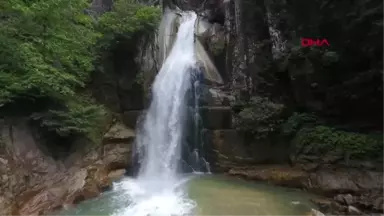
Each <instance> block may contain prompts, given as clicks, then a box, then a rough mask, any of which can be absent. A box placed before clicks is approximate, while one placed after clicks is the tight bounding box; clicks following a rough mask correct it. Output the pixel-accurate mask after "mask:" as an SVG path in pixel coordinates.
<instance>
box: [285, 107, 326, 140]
mask: <svg viewBox="0 0 384 216" xmlns="http://www.w3.org/2000/svg"><path fill="white" fill-rule="evenodd" d="M318 121H319V119H318V118H317V116H315V115H314V114H308V113H297V112H295V113H293V114H292V115H291V116H290V117H289V118H288V119H287V120H286V121H284V123H283V124H282V133H283V134H284V135H294V134H296V133H297V132H298V130H299V129H301V128H302V127H303V126H307V127H308V125H313V124H316V123H318Z"/></svg>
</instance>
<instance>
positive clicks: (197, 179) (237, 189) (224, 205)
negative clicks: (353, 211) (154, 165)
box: [59, 175, 313, 216]
mask: <svg viewBox="0 0 384 216" xmlns="http://www.w3.org/2000/svg"><path fill="white" fill-rule="evenodd" d="M127 180H129V179H123V180H122V181H127ZM186 186H187V187H186V189H187V191H188V196H189V198H190V199H192V200H193V201H194V202H195V203H196V207H195V213H194V215H308V213H309V212H310V210H311V208H313V205H312V204H311V202H310V201H309V199H310V198H311V197H313V195H310V194H308V193H305V192H301V191H297V190H293V189H287V188H282V187H276V186H271V185H266V184H262V183H254V182H247V181H243V180H238V179H235V178H231V177H224V176H218V175H197V176H194V177H193V178H192V179H191V180H190V181H189V182H188V183H187V184H186ZM151 199H157V200H154V201H153V202H157V203H158V204H159V203H160V204H161V205H164V206H163V207H165V209H167V205H170V204H169V202H173V200H172V199H169V197H164V198H162V197H161V196H160V197H151ZM129 200H130V195H129V194H128V193H126V191H125V190H124V189H122V188H119V187H116V188H115V189H114V190H112V191H109V192H106V193H104V194H103V195H101V196H100V197H98V198H96V199H92V200H87V201H85V202H83V203H80V204H79V205H77V206H76V207H75V208H72V209H67V210H63V211H61V212H60V213H59V214H60V215H114V216H115V215H132V216H133V215H137V214H129V213H127V212H126V211H124V210H125V209H129V208H130V207H129V206H130V204H131V203H130V201H129ZM147 201H149V202H150V200H147ZM147 203H148V202H147ZM148 205H151V204H150V203H148ZM171 205H172V207H174V204H171ZM141 208H143V207H141ZM160 208H161V207H160ZM141 212H144V211H141ZM156 212H159V211H156ZM144 215H147V214H143V215H141V214H140V216H144ZM150 215H153V214H150ZM156 215H160V214H159V213H157V214H156Z"/></svg>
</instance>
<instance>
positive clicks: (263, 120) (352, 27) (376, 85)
mask: <svg viewBox="0 0 384 216" xmlns="http://www.w3.org/2000/svg"><path fill="white" fill-rule="evenodd" d="M241 2H243V7H245V9H244V15H243V17H242V21H243V23H244V24H243V25H244V27H243V28H244V35H245V37H246V38H248V43H250V42H256V43H258V44H259V45H261V46H260V47H268V46H270V45H271V44H272V38H271V35H260V34H261V33H260V30H261V29H265V27H268V26H266V25H269V27H274V28H275V29H277V30H278V31H279V32H280V34H279V35H278V36H279V37H280V39H281V41H280V42H281V43H284V44H283V45H284V46H283V48H282V49H280V50H279V51H280V53H279V55H278V56H275V57H274V58H272V55H270V54H269V53H268V52H270V51H271V49H269V51H268V49H266V50H263V53H265V55H264V56H271V57H270V58H265V57H263V58H264V59H263V62H264V66H263V68H261V69H260V67H259V69H258V70H256V69H257V68H258V67H255V68H256V69H252V65H248V68H250V69H251V70H252V71H250V72H248V73H249V76H250V77H252V79H253V86H252V87H253V89H252V95H253V96H251V98H255V97H263V98H268V99H265V100H259V102H258V103H256V104H255V103H254V101H253V100H251V101H242V102H241V103H240V104H242V108H239V106H238V104H239V103H237V104H236V105H235V106H234V108H235V111H236V113H237V115H236V119H237V123H238V125H237V126H238V128H239V129H240V130H242V131H246V132H247V133H248V134H249V133H251V134H253V135H252V137H253V140H259V139H260V138H264V137H268V136H269V135H271V134H273V135H274V136H275V135H276V134H280V135H281V136H284V139H285V141H286V142H289V143H292V146H296V147H297V149H301V148H302V147H303V146H307V147H308V146H312V147H311V151H313V152H317V154H318V155H321V154H322V153H321V152H324V151H325V150H327V151H329V152H331V151H336V152H337V151H343V152H344V153H345V154H346V155H347V156H348V157H350V158H359V157H360V158H361V157H364V158H379V156H381V154H380V153H381V152H382V126H383V125H382V120H383V113H382V110H383V103H382V76H383V74H382V67H383V53H382V29H383V16H382V7H383V2H382V1H381V2H380V1H377V0H365V1H360V2H357V1H338V2H334V1H311V2H309V1H304V0H297V1H274V0H268V1H264V3H256V2H253V1H249V0H244V1H241ZM256 14H259V15H261V16H264V18H265V20H269V23H268V24H263V23H258V24H257V23H256V24H257V25H256V24H255V23H253V22H250V21H249V20H251V19H252V18H251V17H252V16H253V17H254V16H256ZM263 26H264V28H263ZM256 30H258V31H259V32H257V31H256ZM300 38H311V39H327V40H328V42H329V43H330V46H323V47H318V46H314V47H302V46H301V44H300ZM280 45H282V44H280ZM258 65H261V64H260V63H258ZM271 104H274V105H271ZM276 107H284V111H282V110H281V109H276ZM288 131H289V133H288ZM266 132H268V133H266ZM308 151H309V150H308Z"/></svg>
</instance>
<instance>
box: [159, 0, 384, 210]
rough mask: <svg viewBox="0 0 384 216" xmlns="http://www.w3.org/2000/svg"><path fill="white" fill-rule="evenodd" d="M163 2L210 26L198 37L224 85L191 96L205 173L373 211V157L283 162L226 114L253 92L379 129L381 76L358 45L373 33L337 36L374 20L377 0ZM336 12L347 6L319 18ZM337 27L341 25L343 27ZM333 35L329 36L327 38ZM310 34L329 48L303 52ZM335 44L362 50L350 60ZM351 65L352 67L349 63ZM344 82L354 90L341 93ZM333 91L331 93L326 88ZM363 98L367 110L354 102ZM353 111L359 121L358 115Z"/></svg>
mask: <svg viewBox="0 0 384 216" xmlns="http://www.w3.org/2000/svg"><path fill="white" fill-rule="evenodd" d="M164 3H165V5H167V6H170V7H172V6H178V7H179V8H182V9H184V10H194V11H196V12H197V13H198V14H199V15H200V17H201V18H202V19H204V20H205V21H207V22H210V23H211V24H212V26H211V27H210V29H209V30H207V31H206V33H205V35H204V40H205V42H204V43H203V45H204V46H205V48H206V49H207V50H208V52H209V55H210V56H211V57H212V59H214V61H215V64H216V66H217V68H218V69H219V72H220V74H221V76H222V77H223V79H224V81H225V84H224V85H221V86H212V85H209V84H208V85H207V86H205V88H204V89H205V90H204V93H203V98H202V101H201V104H202V105H203V107H201V116H202V118H203V121H204V127H205V130H204V136H205V144H206V145H209V146H210V149H211V152H210V154H209V155H210V156H209V161H210V162H211V163H212V164H211V165H212V166H213V167H212V168H213V171H216V172H228V173H230V174H231V175H236V176H242V177H245V178H248V179H253V180H263V181H269V182H271V183H275V184H279V185H285V186H292V187H299V188H303V189H307V190H311V191H313V192H316V193H321V194H323V195H326V196H328V197H331V198H332V200H333V201H329V200H328V201H323V202H320V201H317V203H318V204H320V206H322V210H323V211H324V212H326V213H337V214H357V213H359V212H358V211H354V210H356V208H357V209H359V208H360V209H361V210H364V211H366V212H368V213H369V212H376V213H382V212H383V199H382V197H381V195H380V194H381V193H382V190H383V189H382V184H381V181H382V170H383V168H382V166H381V165H380V163H375V162H372V161H346V160H344V159H345V158H344V156H342V155H338V156H335V155H334V154H333V153H332V152H328V153H327V154H325V155H322V156H320V157H313V155H312V156H308V155H305V153H304V154H302V155H300V156H298V158H296V159H295V161H293V160H291V159H292V157H291V156H292V153H293V152H292V147H291V146H290V144H289V141H287V140H281V139H279V138H277V137H276V138H275V139H269V140H267V141H265V140H264V141H262V142H261V141H259V142H249V140H246V138H247V137H245V136H244V134H239V132H238V131H236V130H234V123H235V121H234V117H233V116H234V115H233V114H234V111H235V112H236V110H235V109H234V107H233V104H234V102H235V103H236V102H239V101H248V100H249V99H250V98H252V97H255V96H256V97H266V98H268V99H269V100H271V101H275V102H276V101H277V102H278V103H279V104H283V105H284V106H285V108H287V110H290V111H292V110H293V111H300V112H303V111H304V112H316V113H318V114H319V115H321V116H326V118H328V119H331V121H330V122H331V123H332V124H338V125H343V126H339V127H341V128H347V130H352V131H359V130H361V131H364V130H367V128H368V129H372V128H373V129H374V130H376V129H379V130H381V128H382V126H381V125H382V122H381V120H382V118H381V117H380V119H381V120H380V121H377V120H375V119H374V118H372V115H371V114H372V113H376V115H377V116H382V103H380V102H379V101H380V98H381V96H379V95H381V94H382V90H381V89H382V88H381V87H380V85H381V84H378V83H377V82H376V81H375V78H374V77H376V78H379V77H381V76H382V74H381V72H380V71H381V69H379V67H378V65H382V61H379V60H377V59H376V57H373V56H372V55H373V53H375V52H376V51H374V50H375V48H374V47H375V46H374V45H372V43H373V42H372V43H371V42H368V41H376V43H377V44H380V41H379V40H378V38H379V35H380V32H381V30H379V29H377V28H375V27H373V26H371V30H370V32H371V34H370V35H369V36H362V35H360V36H357V37H354V36H351V35H348V33H347V32H358V30H359V29H363V28H364V27H363V26H362V25H363V24H362V23H366V25H368V23H369V22H370V21H369V20H371V21H372V22H376V21H377V22H382V18H379V17H380V12H379V10H380V3H379V2H378V1H374V0H371V1H367V2H365V3H362V2H361V5H365V6H366V7H367V8H370V10H369V11H370V12H367V13H365V12H363V11H359V10H355V9H356V7H357V6H356V5H357V4H354V3H353V2H350V3H348V4H342V3H341V2H340V4H339V3H336V4H333V3H332V2H330V1H325V2H324V1H315V2H310V3H309V2H308V1H294V2H293V1H288V0H287V1H274V0H265V1H251V0H207V1H204V0H188V1H183V0H180V1H178V0H170V1H164ZM304 8H308V9H304ZM346 8H349V9H348V10H349V11H354V12H350V13H349V15H350V16H349V17H348V18H341V17H339V16H337V15H335V16H333V15H332V16H330V15H329V14H347V13H346V12H345V10H346ZM381 8H382V7H381ZM367 11H368V10H367ZM352 14H353V15H352ZM381 17H382V16H381ZM373 20H376V21H373ZM342 23H344V24H342ZM345 23H349V24H348V27H346V26H344V25H345ZM374 29H376V30H374ZM332 31H333V33H332ZM334 32H338V33H337V35H336V34H335V33H334ZM381 35H382V33H381ZM317 36H321V37H323V38H327V39H329V40H332V41H333V42H332V44H333V45H331V47H330V48H329V49H328V50H325V49H321V48H317V49H316V48H315V49H312V50H311V51H309V50H306V51H303V50H302V47H300V38H301V37H309V38H316V37H317ZM343 37H344V41H343V39H342V38H343ZM346 38H349V39H348V40H349V42H347V40H345V39H346ZM358 38H360V39H358ZM352 41H354V42H353V43H364V44H365V45H364V46H365V47H371V49H370V50H371V51H372V52H371V51H367V50H365V49H361V50H360V49H359V48H356V47H354V48H352V47H351V43H352ZM363 41H365V42H363ZM345 50H350V51H351V52H354V53H355V54H354V55H356V56H361V54H362V53H366V54H367V55H366V56H365V57H363V56H361V58H360V60H357V57H354V56H351V55H350V53H346V52H345ZM352 50H353V51H352ZM377 51H378V50H377ZM308 53H310V54H308ZM320 53H321V54H320ZM368 53H370V54H368ZM334 54H336V56H338V58H340V59H342V60H340V61H339V62H337V61H338V60H335V61H336V62H337V63H335V64H334V65H332V64H333V63H330V62H332V61H333V60H330V59H331V58H332V57H330V56H332V55H334ZM376 54H377V55H379V56H382V54H379V53H376ZM376 54H375V55H376ZM368 56H371V57H368ZM366 58H370V59H371V60H369V61H372V64H371V65H370V66H368V65H367V64H365V63H362V61H364V60H362V59H366ZM375 59H376V60H375ZM367 61H368V60H367ZM343 62H344V63H346V64H344V63H343ZM347 62H349V63H347ZM352 64H353V65H356V67H359V68H360V69H358V70H355V69H353V68H352V67H351V65H352ZM357 65H359V66H357ZM363 65H365V66H363ZM330 71H333V72H332V73H333V74H332V75H330V74H329V73H331V72H330ZM342 71H348V72H345V73H344V72H342ZM363 77H364V78H363ZM360 78H361V79H360ZM380 80H381V78H380ZM340 83H341V84H340ZM368 83H371V84H368ZM368 85H371V87H372V88H371V87H367V86H368ZM351 86H355V88H356V89H355V90H352V89H350V87H351ZM363 86H366V87H363ZM336 89H338V90H337V91H339V90H340V91H339V92H335V91H334V90H336ZM359 89H360V90H359ZM367 92H371V93H372V97H370V98H372V100H365V99H364V96H363V95H365V93H367ZM336 98H338V99H336ZM352 98H354V99H352ZM372 103H375V104H376V105H375V107H376V108H377V109H376V108H373V107H368V105H363V104H372ZM346 104H349V105H348V106H350V107H351V106H353V107H360V108H359V110H360V111H358V113H359V114H357V112H355V111H357V109H356V110H355V109H354V110H351V109H348V108H347V106H346ZM352 104H353V105H352ZM261 105H263V104H261ZM353 113H355V114H353ZM256 114H258V115H268V114H269V113H268V112H267V111H265V113H256ZM362 115H363V116H365V117H364V118H360V117H358V116H362ZM380 122H381V123H380ZM345 125H347V126H345ZM270 127H272V126H270ZM270 127H269V126H268V127H266V128H265V130H267V129H269V128H270ZM351 128H353V129H351ZM257 164H278V165H270V166H268V167H264V165H257ZM279 164H280V165H279ZM281 164H284V165H283V168H282V167H281ZM355 207H356V208H355ZM360 213H361V212H360ZM360 213H359V214H360Z"/></svg>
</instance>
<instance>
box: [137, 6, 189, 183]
mask: <svg viewBox="0 0 384 216" xmlns="http://www.w3.org/2000/svg"><path fill="white" fill-rule="evenodd" d="M195 20H196V14H194V13H186V14H185V15H184V16H183V17H182V20H181V22H182V23H181V25H180V28H179V31H178V34H177V38H176V41H175V44H174V46H173V48H172V50H171V52H170V54H169V56H168V57H167V58H166V60H165V62H164V64H163V66H162V67H161V69H160V72H159V74H158V75H157V76H156V78H155V81H154V83H153V88H152V90H153V91H152V101H151V104H150V107H149V109H148V111H147V113H146V116H145V119H144V124H143V126H142V130H141V131H140V132H139V133H138V134H137V137H138V138H137V147H138V148H139V149H138V150H139V155H142V157H141V161H140V163H141V168H140V171H139V178H144V179H146V178H152V177H153V176H154V175H156V176H157V178H163V177H164V178H174V177H175V174H176V172H177V168H178V167H177V165H178V161H179V160H180V151H181V149H180V147H181V142H182V138H183V127H184V123H185V118H186V116H185V112H186V108H187V107H186V94H187V92H188V90H189V89H191V85H190V82H191V81H190V79H191V77H192V76H191V72H192V71H193V68H194V67H195V65H196V59H195V52H194V30H193V29H194V23H195Z"/></svg>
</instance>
